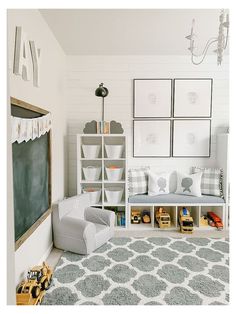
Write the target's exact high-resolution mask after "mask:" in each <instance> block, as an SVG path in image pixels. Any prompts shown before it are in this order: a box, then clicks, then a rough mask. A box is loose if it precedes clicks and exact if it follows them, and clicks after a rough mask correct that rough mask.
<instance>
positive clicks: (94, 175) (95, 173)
mask: <svg viewBox="0 0 236 314" xmlns="http://www.w3.org/2000/svg"><path fill="white" fill-rule="evenodd" d="M101 171H102V167H94V166H88V167H84V168H83V172H84V177H85V180H88V181H97V180H99V179H100V175H101Z"/></svg>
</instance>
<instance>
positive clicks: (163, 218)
mask: <svg viewBox="0 0 236 314" xmlns="http://www.w3.org/2000/svg"><path fill="white" fill-rule="evenodd" d="M155 219H156V223H157V225H158V227H159V228H161V229H164V228H169V227H170V215H169V214H168V213H167V212H166V211H165V210H164V208H162V207H160V208H159V209H158V210H157V211H156V214H155Z"/></svg>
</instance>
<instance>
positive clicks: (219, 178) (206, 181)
mask: <svg viewBox="0 0 236 314" xmlns="http://www.w3.org/2000/svg"><path fill="white" fill-rule="evenodd" d="M198 172H202V180H201V191H202V194H206V195H214V196H219V197H222V198H223V169H221V168H200V167H193V173H198Z"/></svg>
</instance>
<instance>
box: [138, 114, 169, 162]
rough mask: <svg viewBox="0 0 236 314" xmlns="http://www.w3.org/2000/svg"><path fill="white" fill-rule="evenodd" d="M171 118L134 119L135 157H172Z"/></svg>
mask: <svg viewBox="0 0 236 314" xmlns="http://www.w3.org/2000/svg"><path fill="white" fill-rule="evenodd" d="M170 129H171V123H170V120H145V121H144V120H142V121H141V120H138V121H134V128H133V132H134V140H133V144H134V147H133V155H134V157H170V152H171V148H170V146H171V140H170V138H171V130H170Z"/></svg>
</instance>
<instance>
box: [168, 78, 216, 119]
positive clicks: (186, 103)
mask: <svg viewBox="0 0 236 314" xmlns="http://www.w3.org/2000/svg"><path fill="white" fill-rule="evenodd" d="M212 86H213V79H211V78H192V79H184V78H181V79H174V106H173V107H174V108H173V116H174V118H193V117H194V118H211V116H212Z"/></svg>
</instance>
